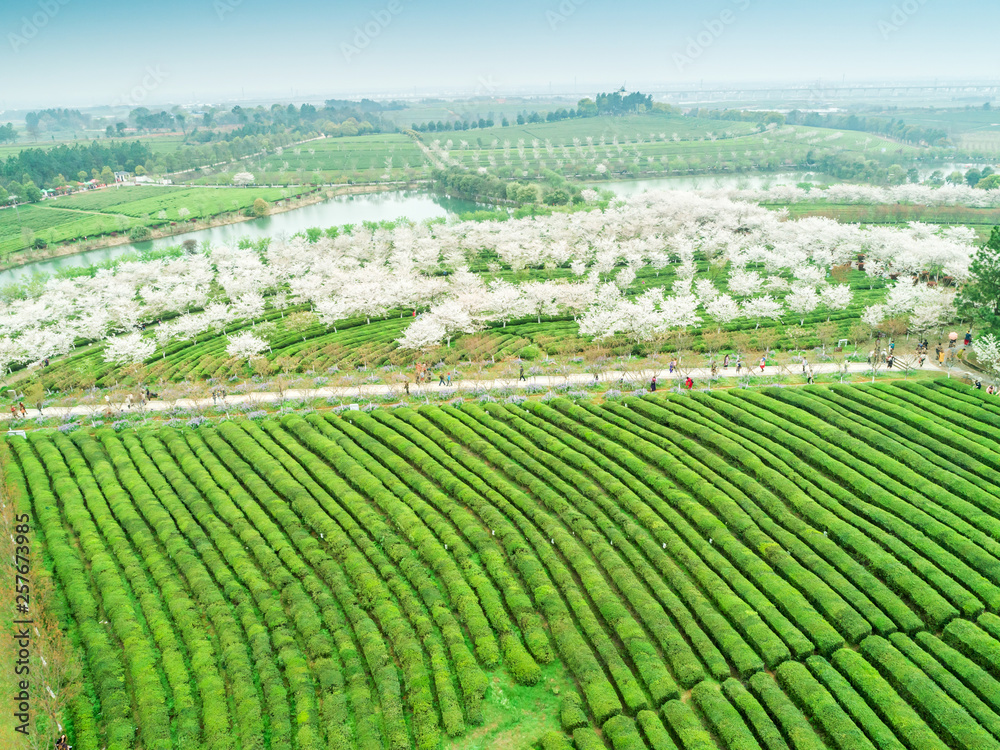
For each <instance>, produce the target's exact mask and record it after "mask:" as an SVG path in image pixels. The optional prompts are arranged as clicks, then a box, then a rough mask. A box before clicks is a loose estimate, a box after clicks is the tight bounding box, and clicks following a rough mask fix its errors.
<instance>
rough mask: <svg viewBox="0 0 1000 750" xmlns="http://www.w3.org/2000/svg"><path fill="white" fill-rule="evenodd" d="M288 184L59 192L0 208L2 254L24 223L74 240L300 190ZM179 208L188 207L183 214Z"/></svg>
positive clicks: (58, 239)
mask: <svg viewBox="0 0 1000 750" xmlns="http://www.w3.org/2000/svg"><path fill="white" fill-rule="evenodd" d="M301 192H302V191H301V189H298V188H294V187H288V188H245V189H238V188H225V189H222V188H191V187H123V188H106V189H104V190H94V191H90V192H85V193H76V194H74V195H68V196H63V197H60V198H56V199H53V200H45V201H42V202H41V203H37V204H30V205H24V206H18V208H17V210H14V209H13V208H8V209H2V210H0V255H5V254H7V253H12V252H16V251H19V250H23V249H25V248H26V247H27V244H26V243H25V238H24V235H23V234H22V228H24V227H27V228H28V229H30V230H31V231H32V232H33V233H34V236H35V237H36V238H39V239H43V240H45V241H46V242H47V243H49V244H50V245H51V244H53V243H62V242H75V241H78V240H84V239H90V238H94V237H99V236H101V235H106V234H109V233H112V232H123V231H125V232H127V231H128V230H129V229H130V228H131V227H133V226H136V225H137V224H145V225H149V226H158V225H162V224H163V223H165V222H177V221H185V220H188V221H190V220H196V219H206V218H211V217H212V216H217V215H218V214H222V213H229V212H231V211H243V210H244V209H246V208H249V207H250V206H252V205H253V202H254V200H256V199H257V198H263V199H264V200H266V201H268V202H274V201H277V200H282V199H284V198H288V197H293V196H296V195H299V194H301ZM183 209H186V210H187V213H186V214H185V215H183V216H182V215H181V212H182V210H183Z"/></svg>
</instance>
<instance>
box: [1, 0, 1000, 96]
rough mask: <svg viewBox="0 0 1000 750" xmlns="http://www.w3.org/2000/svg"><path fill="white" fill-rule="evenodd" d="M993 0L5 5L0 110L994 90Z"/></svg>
mask: <svg viewBox="0 0 1000 750" xmlns="http://www.w3.org/2000/svg"><path fill="white" fill-rule="evenodd" d="M998 22H1000V3H997V2H996V0H922V1H921V0H905V1H904V2H889V1H884V0H864V1H862V0H839V1H838V2H815V0H813V1H812V2H806V1H805V0H714V1H713V2H677V1H676V0H658V1H654V0H615V1H614V2H611V1H610V0H551V1H548V2H546V1H544V0H543V1H541V2H538V1H529V0H507V1H506V2H485V3H482V2H458V1H457V0H358V1H357V2H337V1H336V0H334V1H332V2H331V0H284V2H274V0H157V1H154V0H33V1H30V0H0V30H2V33H3V39H2V40H0V50H2V52H0V61H2V65H3V69H4V72H5V75H4V76H3V83H2V84H0V107H2V108H4V109H13V108H17V107H40V106H67V105H68V106H87V105H96V104H107V103H111V102H113V101H119V102H122V101H123V102H126V103H128V104H132V105H138V104H162V103H193V102H199V101H206V100H209V101H216V100H222V99H227V100H228V99H236V98H239V97H240V96H241V95H242V93H243V92H245V96H246V97H247V98H265V99H268V98H275V99H281V100H291V99H293V98H294V99H302V98H305V97H314V98H315V97H318V98H323V97H328V96H335V95H338V94H360V93H378V92H386V93H397V94H402V93H414V92H417V93H431V92H456V93H457V92H466V93H474V92H476V91H478V92H479V93H481V94H498V95H502V94H504V93H511V92H512V91H513V90H515V89H519V88H522V87H526V86H530V87H534V88H536V89H538V90H547V88H548V86H549V84H550V83H551V84H552V87H553V90H554V91H557V92H572V91H573V90H574V89H573V86H574V81H576V87H577V89H576V90H577V91H579V92H580V93H588V92H591V91H592V89H593V88H594V87H595V86H610V85H618V84H621V83H623V82H627V83H628V85H629V86H630V87H633V86H637V87H638V86H645V87H647V88H651V87H652V86H653V85H654V84H656V85H660V86H665V87H669V86H670V85H674V84H689V83H696V82H698V81H701V80H704V81H706V82H707V81H765V80H767V81H798V82H801V81H815V80H817V79H822V80H824V81H826V82H828V83H832V82H840V81H841V79H842V78H844V77H846V79H847V80H848V81H855V82H857V81H870V80H887V79H893V80H899V79H933V78H939V79H978V80H982V79H1000V55H998V54H997V51H996V46H995V44H994V43H993V41H992V37H993V30H995V29H996V28H997V26H998Z"/></svg>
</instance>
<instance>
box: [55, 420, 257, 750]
mask: <svg viewBox="0 0 1000 750" xmlns="http://www.w3.org/2000/svg"><path fill="white" fill-rule="evenodd" d="M73 437H74V440H73V443H75V446H74V445H73V443H71V442H70V440H69V438H66V437H64V436H62V435H56V436H55V437H54V438H53V442H54V443H55V445H56V447H58V448H59V449H60V451H61V452H62V454H63V457H64V459H65V461H66V465H67V466H68V467H69V468H70V470H71V472H72V474H73V479H74V481H75V482H76V484H77V486H78V487H79V488H80V490H81V492H82V493H83V495H84V498H85V500H86V502H87V506H88V508H89V510H90V514H91V516H92V517H93V519H94V521H95V522H96V523H97V526H98V528H99V529H100V530H101V533H102V535H103V536H104V538H105V539H106V540H107V542H108V546H109V548H110V549H111V551H112V552H113V553H114V555H115V556H116V558H117V559H118V561H119V563H120V564H121V566H122V569H123V570H124V571H125V575H126V577H127V578H128V580H129V584H130V585H131V587H132V591H133V592H134V593H135V595H136V596H137V598H138V599H139V603H140V606H141V607H142V610H143V615H144V616H145V619H146V622H147V625H148V627H149V629H150V632H151V634H152V635H153V638H154V639H155V641H156V645H157V647H158V648H159V650H160V653H161V662H162V665H163V671H164V673H165V675H166V678H167V682H168V684H169V685H170V688H171V691H172V702H173V711H174V712H176V719H175V722H176V724H175V728H174V733H175V739H176V742H178V743H197V742H200V741H201V725H200V724H199V717H198V709H199V706H198V705H197V702H196V698H195V695H196V694H200V696H201V701H202V706H201V707H200V708H201V715H202V716H201V720H202V722H203V723H204V727H205V738H204V742H205V744H206V745H207V746H209V747H221V748H228V747H232V737H231V731H232V727H231V720H230V716H229V707H228V706H227V705H226V690H225V682H224V680H223V679H222V676H221V675H220V673H219V669H218V665H217V658H216V654H215V650H214V648H213V647H212V646H211V644H210V643H209V642H208V639H207V638H205V637H204V633H203V631H204V626H205V623H204V621H203V620H202V619H201V617H199V616H198V615H197V614H196V613H195V611H194V605H193V603H192V602H191V600H190V599H189V598H188V595H187V591H186V590H185V588H184V586H183V585H182V584H181V582H180V581H179V580H178V577H177V576H176V574H175V572H174V570H173V569H172V566H170V565H169V564H168V563H167V562H166V560H165V559H164V557H163V555H162V554H161V553H160V551H159V550H158V549H157V544H156V541H155V540H154V539H153V537H152V535H151V534H150V533H149V529H148V527H146V525H145V523H144V522H143V521H142V520H141V519H140V518H139V516H138V514H137V513H136V511H135V506H134V505H133V498H132V497H130V496H129V495H128V494H127V493H126V492H125V491H124V489H123V488H122V487H121V486H120V485H119V482H118V478H117V477H116V475H115V473H114V471H113V470H112V467H111V465H110V464H109V462H108V459H107V457H106V455H105V453H104V452H103V451H102V450H101V446H100V445H99V444H98V443H97V442H96V441H94V440H93V438H89V437H88V436H85V435H82V434H80V433H78V434H77V435H74V436H73ZM84 458H86V461H84ZM87 464H89V470H88V467H87ZM53 475H55V474H53ZM112 514H113V515H112ZM116 519H117V520H116ZM119 524H121V525H119ZM133 545H134V546H135V548H136V549H140V550H142V553H141V556H140V554H137V553H136V552H135V551H134V549H133ZM144 568H145V570H146V571H148V575H149V577H151V578H152V581H150V580H148V578H147V576H146V575H143V572H144V571H143V569H144ZM151 583H155V586H154V585H151ZM165 610H166V611H165ZM167 612H169V615H170V617H169V619H168V618H167ZM171 620H172V622H171ZM181 639H183V641H184V644H183V646H182V645H181V643H180V641H181ZM189 665H190V667H189ZM192 670H193V671H194V672H195V674H196V675H197V682H198V687H197V693H196V692H195V691H194V690H192V680H191V671H192ZM245 677H247V678H249V677H251V675H250V673H247V674H246V675H245ZM251 728H253V725H252V724H251ZM257 729H258V732H259V731H260V730H261V726H260V719H259V711H258V713H257ZM251 746H252V745H251Z"/></svg>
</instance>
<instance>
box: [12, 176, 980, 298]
mask: <svg viewBox="0 0 1000 750" xmlns="http://www.w3.org/2000/svg"><path fill="white" fill-rule="evenodd" d="M967 166H968V165H954V164H946V165H943V166H941V167H938V169H941V170H942V171H943V172H944V174H946V175H947V174H949V173H950V172H951V171H952V169H955V168H967ZM924 171H926V174H924ZM931 171H932V169H926V170H922V172H921V178H922V179H924V178H926V177H927V176H929V174H930V173H931ZM837 181H838V180H836V179H835V178H831V177H829V176H827V175H824V174H820V173H817V172H775V173H769V172H765V173H760V172H758V173H752V174H724V175H696V176H690V177H659V178H648V179H638V180H617V181H608V182H600V183H597V184H596V185H595V187H597V188H598V189H606V190H611V191H612V192H614V193H615V194H616V195H619V196H622V197H623V198H627V197H629V196H633V195H640V194H642V193H644V192H646V191H649V190H723V189H725V190H731V189H734V188H762V187H766V186H773V185H795V184H798V183H800V182H816V183H827V182H837ZM477 208H489V207H488V206H481V205H479V204H477V203H474V202H472V201H467V200H460V199H457V198H447V197H444V196H440V195H434V194H432V193H427V192H423V191H399V192H386V193H361V194H357V195H341V196H337V197H335V198H331V199H329V200H325V201H322V202H321V203H313V204H311V205H308V206H303V207H302V208H296V209H293V210H291V211H285V212H283V213H279V214H275V215H273V216H265V217H263V218H261V219H253V220H251V221H243V222H238V223H236V224H225V225H223V226H218V227H212V228H210V229H199V230H197V231H194V232H187V233H185V234H175V235H171V236H169V237H162V238H160V239H157V240H152V241H151V242H139V243H135V244H131V245H116V246H114V247H102V248H98V249H96V250H87V251H86V252H82V253H77V254H76V255H64V256H61V257H58V258H52V259H50V260H43V261H38V262H36V263H28V264H26V265H23V266H19V267H17V268H11V269H9V270H7V271H2V272H0V287H2V286H5V285H7V284H11V283H15V282H18V281H22V280H24V279H27V278H30V277H31V276H32V274H36V273H39V274H53V273H56V272H57V271H59V270H61V269H63V268H74V267H83V266H91V265H94V264H97V263H103V262H105V261H108V260H110V259H112V258H117V257H119V256H121V255H124V254H126V253H129V252H132V251H135V250H149V249H153V248H160V247H170V246H173V245H179V244H180V243H182V242H184V240H188V239H192V240H197V241H198V243H199V244H200V243H202V242H209V243H220V244H222V243H233V242H236V241H237V240H240V239H242V238H244V237H250V238H259V237H279V238H280V237H289V236H291V235H293V234H295V233H296V232H302V231H305V230H306V229H309V228H311V227H320V228H321V229H326V228H328V227H333V226H342V225H344V224H360V223H361V222H363V221H391V220H393V219H399V218H407V219H411V220H412V221H418V222H419V221H424V220H425V219H435V218H439V217H446V216H449V215H455V214H460V213H465V212H467V211H474V210H476V209H477Z"/></svg>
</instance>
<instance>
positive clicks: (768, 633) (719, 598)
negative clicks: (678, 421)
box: [551, 399, 829, 666]
mask: <svg viewBox="0 0 1000 750" xmlns="http://www.w3.org/2000/svg"><path fill="white" fill-rule="evenodd" d="M551 406H553V407H554V408H555V409H557V410H558V411H560V412H562V413H563V414H565V415H566V416H568V417H570V418H571V419H573V420H575V421H577V422H579V423H580V424H581V425H582V426H584V427H587V428H590V429H592V430H594V431H595V432H597V433H598V434H601V435H603V436H604V437H606V438H607V439H608V440H611V441H614V442H615V443H617V444H618V446H619V447H620V448H622V449H624V450H627V451H629V452H631V453H633V454H636V455H637V456H638V457H639V458H640V459H645V460H646V461H648V462H650V463H652V464H653V465H655V466H657V467H658V468H660V469H661V470H663V471H664V473H665V474H667V477H668V479H666V480H663V481H662V482H656V483H655V487H656V489H657V491H658V492H662V493H663V494H664V496H665V497H667V498H669V500H670V502H669V503H659V504H658V505H657V506H656V509H657V511H658V512H659V513H660V515H661V516H662V517H663V519H664V520H665V521H666V522H667V523H668V524H669V525H670V526H672V527H673V528H675V529H677V530H679V531H680V532H681V533H682V536H683V539H684V542H685V544H686V546H687V547H689V548H690V549H691V550H692V551H693V552H694V553H695V555H696V557H695V559H698V558H700V561H699V562H698V563H697V564H696V565H692V566H691V567H689V571H690V572H692V573H695V574H696V575H697V574H701V573H702V570H701V569H703V568H706V563H707V565H708V568H709V569H710V570H712V571H714V573H715V576H714V578H715V579H716V580H717V581H719V583H716V584H715V585H711V586H708V585H706V590H707V591H709V592H713V599H714V601H715V603H716V605H717V606H718V607H719V608H720V609H721V610H722V611H723V613H724V614H725V615H726V616H727V618H728V619H729V620H730V622H732V623H733V625H735V626H736V628H737V629H738V630H739V631H740V632H741V633H742V635H743V636H744V637H745V638H746V639H747V640H748V641H749V642H750V643H752V644H753V645H754V646H755V648H756V649H757V651H758V653H759V654H760V656H761V658H763V660H764V663H765V664H766V665H767V666H774V665H776V664H779V663H781V662H782V661H784V660H785V659H787V658H789V656H790V655H791V654H792V653H795V654H800V655H801V654H808V653H811V652H812V650H813V648H814V646H813V644H812V642H811V641H810V640H809V639H808V638H806V637H805V636H804V635H802V633H801V632H800V631H799V630H798V628H796V627H795V626H794V625H792V623H791V622H789V621H788V619H787V618H786V617H785V615H784V614H783V613H782V612H781V611H779V609H778V608H777V607H776V606H775V605H774V604H773V603H772V602H771V601H770V600H769V598H768V597H767V596H766V595H765V594H764V593H762V592H761V591H760V590H759V589H758V588H757V586H755V585H754V583H752V582H751V581H750V580H748V579H747V577H746V576H744V574H743V569H742V568H740V566H739V565H735V564H734V563H732V562H730V560H731V559H732V558H730V557H729V555H730V554H733V556H734V557H735V558H736V559H737V561H738V562H740V563H742V562H746V563H748V564H749V565H750V566H751V567H754V568H755V570H756V571H757V572H759V573H760V574H761V575H762V576H765V577H774V576H773V573H771V574H770V576H768V574H767V573H766V572H765V571H764V570H762V569H761V568H760V567H758V566H757V565H756V563H752V562H751V561H750V555H749V552H748V551H747V550H746V548H745V547H743V546H742V544H740V543H739V541H738V540H736V539H735V538H734V537H733V535H732V534H731V533H730V532H729V531H728V530H727V528H726V526H725V524H723V523H722V521H720V520H719V519H717V518H716V517H715V516H714V514H712V513H711V512H710V511H709V510H708V509H706V508H705V507H704V506H703V505H702V504H701V503H699V502H697V501H695V500H694V499H693V498H691V497H690V495H688V494H687V493H685V492H681V491H679V490H678V489H677V487H676V486H675V485H673V484H672V483H671V482H670V481H669V477H671V476H672V474H673V472H674V471H675V470H678V471H681V472H684V471H685V470H684V469H683V468H682V467H678V466H677V464H676V461H675V460H674V458H673V457H672V456H671V455H670V454H668V453H667V452H666V451H664V450H662V449H661V448H659V447H657V446H656V445H653V444H651V443H648V442H646V441H643V440H641V439H638V438H636V437H635V436H633V435H632V434H631V432H629V431H627V430H625V429H622V428H621V427H620V426H619V425H615V424H611V423H610V422H608V421H606V420H605V419H603V416H606V415H605V414H604V413H603V412H601V411H600V410H598V411H597V414H596V415H595V414H594V413H592V412H591V411H589V410H588V409H587V408H586V405H580V406H577V405H575V404H573V403H571V402H569V401H565V400H562V399H557V400H555V401H553V402H551ZM611 418H612V419H616V418H614V417H611ZM619 422H621V420H619ZM626 426H627V424H626ZM650 473H651V472H648V469H647V475H648V474H650ZM715 538H718V539H720V540H723V539H725V541H726V546H725V548H723V545H722V543H721V541H720V544H719V545H718V546H715V544H714V539H715ZM710 539H711V540H713V541H712V543H709V540H710ZM720 548H722V549H723V551H722V552H720V551H719V550H720ZM757 562H758V563H759V562H760V561H759V560H758V561H757ZM761 567H763V566H761ZM710 579H711V578H710ZM720 585H721V587H722V592H727V591H728V590H731V591H732V592H733V593H734V594H735V596H733V597H732V598H730V597H728V596H724V595H722V594H721V592H720V594H714V592H716V591H717V590H718V589H719V588H720ZM730 587H731V589H730ZM827 627H829V626H827ZM772 628H773V631H772ZM776 634H777V635H776ZM789 649H791V651H790V650H789Z"/></svg>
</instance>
